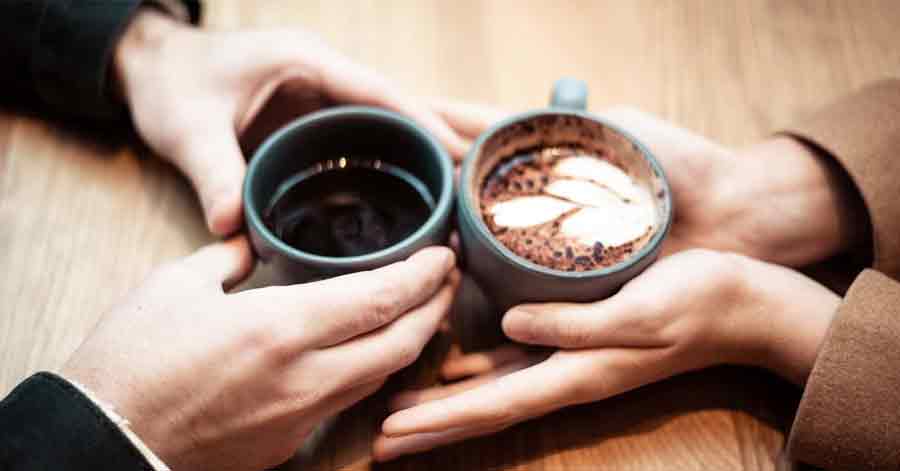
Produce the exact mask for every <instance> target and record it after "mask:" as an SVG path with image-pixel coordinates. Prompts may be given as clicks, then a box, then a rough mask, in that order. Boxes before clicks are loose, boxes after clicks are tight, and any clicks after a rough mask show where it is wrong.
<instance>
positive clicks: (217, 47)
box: [114, 8, 464, 235]
mask: <svg viewBox="0 0 900 471" xmlns="http://www.w3.org/2000/svg"><path fill="white" fill-rule="evenodd" d="M114 76H115V78H116V79H117V80H116V86H117V88H118V91H119V93H120V94H121V96H122V98H123V100H124V101H125V102H126V103H127V105H128V107H129V109H130V111H131V114H132V117H133V119H134V123H135V127H136V128H137V131H138V133H139V134H140V135H141V137H142V138H143V139H144V140H145V141H146V143H147V144H148V145H149V146H150V148H152V149H153V150H154V151H155V152H157V153H158V154H159V155H160V156H162V157H163V158H165V159H167V160H169V161H170V162H172V163H173V164H174V165H175V166H176V167H178V168H179V169H180V170H181V171H182V172H183V173H184V174H185V176H187V178H188V179H189V180H190V181H191V183H192V184H193V186H194V189H195V190H196V192H197V194H198V196H199V197H200V202H201V203H202V206H203V211H204V214H205V216H206V222H207V224H208V226H209V228H210V230H211V231H212V232H214V233H216V234H219V235H225V234H229V233H232V232H234V231H235V230H237V229H238V228H239V227H240V225H241V183H242V181H243V178H244V172H245V163H244V156H243V155H242V153H241V146H240V145H239V142H238V140H239V137H240V138H241V139H242V140H244V141H247V140H249V141H259V140H261V138H262V137H264V136H265V135H268V134H269V133H271V132H272V131H274V129H276V128H277V127H279V126H280V125H281V124H284V123H285V122H287V121H288V120H290V119H292V118H295V117H297V116H299V115H301V114H305V113H308V112H310V111H315V110H318V109H320V108H323V107H326V106H330V105H334V104H338V103H344V104H351V103H352V104H359V105H369V106H377V107H381V108H386V109H390V110H394V111H396V112H398V113H401V114H403V115H405V116H408V117H410V118H412V119H415V120H416V121H417V122H418V123H420V124H421V125H422V126H424V127H425V128H427V129H428V130H429V131H430V132H432V133H433V134H434V135H435V136H436V137H437V138H438V139H440V140H441V142H442V143H443V144H444V145H445V146H447V147H448V148H449V149H451V150H454V151H455V153H457V154H458V153H459V150H458V149H460V148H461V147H463V146H464V144H463V143H462V141H461V140H460V138H459V137H457V136H456V135H455V133H454V132H453V131H452V130H451V129H450V128H449V127H448V126H447V125H446V124H445V123H444V122H443V121H442V120H441V119H440V118H439V117H438V116H437V115H436V114H434V113H433V112H431V111H430V110H428V109H426V108H425V107H423V106H420V105H418V104H416V103H415V102H414V100H412V99H411V98H410V97H408V96H406V95H405V94H403V93H402V92H401V91H400V90H398V89H397V88H396V87H395V86H394V85H393V84H391V83H389V82H387V81H386V80H385V79H383V78H382V77H380V76H378V75H377V74H375V73H374V72H372V71H371V70H368V69H366V68H364V67H362V66H360V65H357V64H354V63H353V62H352V61H350V60H349V59H347V58H346V57H344V56H343V55H341V54H339V53H337V52H336V51H334V50H332V49H331V48H329V47H328V46H326V45H325V44H323V43H322V42H321V41H320V40H318V39H317V38H316V37H315V36H313V35H311V34H309V33H306V32H303V31H297V30H270V31H222V32H218V31H217V32H211V31H205V30H199V29H195V28H189V27H186V26H183V25H181V24H179V23H178V22H176V21H175V20H173V19H170V18H168V17H166V16H165V15H163V14H162V13H159V12H156V11H155V10H153V9H150V8H145V9H141V10H140V11H139V12H138V14H137V15H136V16H135V18H134V20H132V23H131V25H130V26H129V28H128V29H127V30H126V32H125V34H124V35H123V38H122V39H121V41H120V42H119V44H118V46H117V48H116V51H115V55H114ZM270 99H271V100H270ZM267 102H270V103H271V105H273V106H264V105H266V103H267ZM248 133H249V134H251V135H247V134H248Z"/></svg>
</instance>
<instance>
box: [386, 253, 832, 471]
mask: <svg viewBox="0 0 900 471" xmlns="http://www.w3.org/2000/svg"><path fill="white" fill-rule="evenodd" d="M686 280H687V281H688V282H686ZM839 302H840V298H839V297H838V296H837V295H835V294H834V293H832V292H831V291H829V290H828V289H826V288H824V287H823V286H821V285H819V284H817V283H815V282H814V281H812V280H810V279H808V278H806V277H805V276H803V275H801V274H799V273H797V272H795V271H792V270H790V269H787V268H783V267H780V266H777V265H772V264H768V263H765V262H760V261H757V260H754V259H750V258H747V257H744V256H740V255H734V254H727V253H719V252H713V251H709V250H703V249H693V250H688V251H683V252H680V253H678V254H675V255H672V256H670V257H666V258H663V259H662V260H660V261H658V262H657V263H656V264H654V265H652V266H651V267H650V268H648V269H647V270H646V271H645V272H644V273H642V274H641V275H639V276H638V277H637V278H635V279H633V280H631V281H630V282H628V283H627V284H626V285H625V286H624V287H623V288H622V289H621V291H619V292H618V293H617V294H615V295H613V296H612V297H610V298H608V299H606V300H602V301H597V302H594V303H587V304H572V303H549V304H526V305H521V306H516V307H514V308H512V309H510V310H509V311H508V312H507V313H506V314H505V316H504V318H503V330H504V332H505V333H506V335H507V336H508V337H509V338H511V339H512V340H514V341H516V342H519V343H521V344H526V345H535V346H541V347H550V348H551V349H553V350H552V353H550V354H549V356H547V354H546V353H544V354H541V353H528V352H527V351H526V350H517V349H515V348H511V347H502V348H500V349H498V350H496V351H494V352H489V353H479V354H473V355H469V356H463V357H459V358H456V359H453V360H451V361H450V362H449V363H448V364H447V365H445V367H444V373H445V376H448V377H450V379H454V378H459V377H463V376H468V375H474V376H473V377H472V378H469V379H466V380H463V381H462V382H460V383H456V384H451V385H448V386H437V387H434V388H430V389H426V390H419V391H410V392H406V393H403V394H401V395H400V396H398V397H396V398H395V400H394V403H393V409H394V410H395V413H394V414H393V415H391V416H390V417H388V418H387V420H385V421H384V423H383V426H382V435H381V436H380V437H379V438H378V439H377V440H376V442H375V445H374V453H375V456H376V458H377V459H380V460H387V459H392V458H394V457H396V456H398V455H402V454H407V453H413V452H417V451H422V450H427V449H431V448H434V447H437V446H440V445H444V444H447V443H451V442H455V441H459V440H463V439H466V438H469V437H474V436H479V435H484V434H489V433H493V432H496V431H499V430H502V429H504V428H506V427H509V426H511V425H513V424H516V423H519V422H522V421H525V420H528V419H531V418H534V417H537V416H540V415H544V414H547V413H549V412H552V411H554V410H557V409H559V408H562V407H566V406H570V405H574V404H582V403H587V402H593V401H599V400H603V399H605V398H608V397H611V396H614V395H617V394H621V393H623V392H625V391H628V390H631V389H634V388H637V387H640V386H643V385H645V384H649V383H652V382H656V381H659V380H662V379H664V378H667V377H670V376H673V375H677V374H680V373H684V372H687V371H691V370H697V369H702V368H706V367H709V366H713V365H719V364H741V365H752V366H759V367H763V368H767V369H770V370H773V371H775V372H777V373H778V374H780V375H782V376H784V377H785V378H787V379H789V380H791V381H794V382H796V383H802V382H803V381H805V378H806V377H807V376H808V374H809V371H810V369H811V368H812V365H813V363H814V360H815V356H816V352H817V349H818V346H819V344H820V343H821V341H822V339H824V336H825V333H826V330H827V328H828V325H829V324H830V322H831V317H832V315H833V314H834V312H835V310H836V308H837V306H838V303H839Z"/></svg>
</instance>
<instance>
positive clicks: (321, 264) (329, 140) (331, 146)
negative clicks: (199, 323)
mask: <svg viewBox="0 0 900 471" xmlns="http://www.w3.org/2000/svg"><path fill="white" fill-rule="evenodd" d="M344 156H350V157H348V158H353V156H377V158H378V159H379V160H378V161H379V162H381V163H383V164H389V165H391V166H393V168H399V169H402V170H403V171H404V172H408V173H409V174H411V175H412V176H413V177H415V179H416V180H418V181H419V182H421V183H422V186H424V191H427V193H428V194H429V196H430V199H431V200H432V201H433V203H434V204H433V206H432V208H431V212H430V215H429V216H428V217H427V219H426V220H425V222H424V223H423V224H422V225H421V227H419V228H418V229H417V230H415V231H414V232H412V234H411V235H409V236H408V237H406V238H404V239H403V240H400V241H399V242H397V243H395V244H393V245H390V246H388V247H385V248H382V249H380V250H377V251H374V252H371V253H365V254H362V255H355V256H336V257H333V256H323V255H319V254H315V253H310V252H308V251H303V250H299V249H297V248H296V247H294V246H292V245H290V244H288V243H286V242H285V241H283V240H281V239H280V238H279V237H278V236H277V235H276V234H275V233H274V231H273V230H272V229H271V228H270V227H269V226H267V224H266V222H265V215H266V212H267V210H268V209H269V208H270V205H271V204H272V202H273V200H274V198H275V197H276V196H277V195H278V194H279V193H280V192H283V191H284V190H285V186H286V185H288V184H289V183H290V182H291V179H292V178H293V177H294V176H295V175H297V174H298V173H299V172H304V171H305V170H306V169H309V168H311V167H313V166H316V165H317V164H319V163H321V162H323V161H325V160H328V159H331V160H334V159H338V158H339V157H344ZM350 164H352V162H351V163H350ZM303 184H304V182H303V181H302V180H301V181H300V182H299V183H297V185H303ZM243 198H244V218H245V220H246V225H247V228H248V232H249V235H250V240H251V242H252V244H253V248H254V250H255V251H256V253H257V255H258V256H259V259H260V261H261V262H262V263H264V264H267V265H269V266H270V267H271V268H272V270H271V271H272V272H273V273H274V278H275V279H274V280H273V281H275V282H276V283H298V282H304V281H311V280H315V279H320V278H326V277H331V276H336V275H341V274H345V273H350V272H355V271H361V270H371V269H374V268H378V267H381V266H384V265H388V264H390V263H394V262H397V261H400V260H405V259H406V258H408V257H409V256H410V255H412V254H413V253H415V252H416V251H418V250H419V249H422V248H425V247H428V246H431V245H444V244H445V243H446V241H447V237H448V233H449V231H450V214H451V210H452V207H453V163H452V161H451V159H450V157H449V156H448V154H447V152H446V151H445V150H444V148H443V147H442V146H441V145H440V144H439V143H438V142H437V140H436V139H435V138H434V137H433V136H431V135H430V134H429V133H428V132H427V131H426V130H425V129H424V128H422V127H421V126H419V125H418V124H416V123H415V122H413V121H412V120H410V119H407V118H405V117H403V116H400V115H398V114H396V113H393V112H390V111H387V110H383V109H378V108H370V107H359V106H344V107H337V108H331V109H327V110H324V111H320V112H316V113H312V114H310V115H307V116H304V117H301V118H299V119H297V120H295V121H293V122H291V123H289V124H287V125H286V126H284V127H282V128H281V129H280V130H278V131H276V132H275V133H274V134H272V135H271V136H269V137H268V138H267V139H266V140H265V141H264V142H263V143H262V145H260V147H259V148H258V149H257V150H256V152H255V153H254V155H253V157H252V158H251V160H250V163H249V165H248V168H247V175H246V177H245V179H244V188H243ZM301 229H303V228H301Z"/></svg>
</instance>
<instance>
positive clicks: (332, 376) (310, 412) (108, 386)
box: [61, 238, 459, 471]
mask: <svg viewBox="0 0 900 471" xmlns="http://www.w3.org/2000/svg"><path fill="white" fill-rule="evenodd" d="M251 265H252V259H251V252H250V248H249V246H248V243H247V241H246V239H244V238H235V239H232V240H230V241H227V242H224V243H219V244H215V245H211V246H208V247H206V248H203V249H200V250H199V251H197V252H195V253H194V254H193V255H190V256H188V257H187V258H184V259H182V260H180V261H177V262H172V263H169V264H166V265H164V266H163V267H160V268H159V269H158V270H156V271H155V272H154V273H153V274H152V275H151V276H150V277H149V278H148V279H147V280H146V281H145V282H144V284H143V285H142V286H141V287H140V288H138V289H137V290H136V291H135V292H134V293H133V294H132V295H131V296H130V298H129V299H128V300H126V301H125V302H124V303H122V304H120V305H119V306H118V307H116V308H115V309H113V310H112V311H111V312H110V313H108V314H107V315H105V316H104V317H103V318H102V319H101V321H100V322H99V323H98V325H97V326H96V327H95V328H94V330H93V332H92V333H91V334H90V335H89V336H88V338H87V339H86V340H85V342H84V343H83V344H82V345H81V347H79V348H78V350H77V351H76V352H75V353H74V354H73V355H72V357H71V358H70V359H69V361H68V362H67V363H66V365H65V366H64V367H63V369H62V371H61V374H62V375H63V376H64V377H66V378H69V379H71V380H73V381H76V382H78V383H80V384H83V385H84V386H86V387H87V388H88V389H89V390H91V391H92V392H93V393H95V394H96V395H97V396H98V397H99V398H100V399H101V400H103V401H104V402H107V403H109V404H111V405H113V406H114V407H115V408H116V410H117V412H118V413H120V414H121V415H122V416H123V417H125V418H126V419H128V420H129V421H130V422H131V427H132V429H133V430H134V431H135V432H136V434H137V435H138V436H139V437H140V438H141V439H142V440H143V441H144V442H145V443H146V444H147V445H148V447H149V448H150V449H151V450H153V451H154V453H156V454H157V455H158V456H159V457H160V458H161V459H162V460H163V462H165V463H166V464H167V465H169V466H170V467H171V468H172V469H173V470H175V471H178V470H192V471H194V470H207V469H208V470H217V471H224V470H258V469H268V467H270V466H274V465H277V464H279V463H281V462H283V461H285V460H286V459H287V458H289V457H290V456H291V454H292V453H293V452H294V451H295V450H296V449H297V448H298V447H299V445H300V444H302V442H303V441H304V439H305V438H306V437H307V435H308V434H309V433H310V432H311V430H313V428H314V427H315V426H316V425H317V424H318V423H319V422H321V421H322V420H323V419H325V418H327V417H329V416H331V415H334V414H336V413H338V412H340V411H341V410H343V409H345V408H347V407H349V406H350V405H351V404H353V403H355V402H357V401H358V400H360V399H362V398H363V397H365V396H367V395H369V394H371V393H372V392H374V391H375V390H376V389H378V387H379V386H380V385H381V384H382V383H383V382H384V381H385V378H386V377H387V376H388V375H390V374H391V373H393V372H395V371H397V370H399V369H401V368H403V367H405V366H407V365H409V364H410V363H412V362H413V360H415V358H416V357H417V356H418V354H419V352H420V351H421V349H422V348H423V347H424V345H425V344H426V343H427V342H428V340H429V339H430V338H431V337H432V335H433V334H434V333H435V331H436V330H437V329H438V326H439V324H440V323H441V320H442V318H443V317H444V315H445V313H446V312H447V310H448V309H449V306H450V303H451V301H452V299H453V294H454V290H455V289H456V286H457V284H458V282H459V274H458V272H456V271H455V269H454V257H453V253H452V252H451V251H450V250H448V249H446V248H437V247H435V248H427V249H424V250H422V251H420V252H418V253H416V254H415V255H413V256H412V257H410V258H409V259H408V260H406V261H403V262H399V263H395V264H393V265H389V266H387V267H384V268H381V269H378V270H373V271H369V272H359V273H355V274H351V275H346V276H341V277H337V278H332V279H329V280H325V281H319V282H315V283H308V284H301V285H294V286H279V287H269V288H261V289H254V290H248V291H243V292H240V293H236V294H226V293H225V292H224V291H223V284H224V285H226V286H227V285H231V284H233V283H234V282H236V281H237V280H239V279H241V278H243V277H244V276H245V275H247V273H248V272H249V270H250V267H251Z"/></svg>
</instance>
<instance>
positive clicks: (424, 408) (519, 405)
mask: <svg viewBox="0 0 900 471" xmlns="http://www.w3.org/2000/svg"><path fill="white" fill-rule="evenodd" d="M691 368H692V366H691V365H690V364H684V363H683V362H681V361H679V360H678V359H677V358H676V357H675V356H673V355H671V352H670V351H668V350H667V349H660V348H651V349H633V348H632V349H624V348H614V349H601V350H583V351H569V352H567V351H562V352H558V353H556V354H554V355H553V356H552V357H550V358H549V359H547V360H546V361H544V362H542V363H539V364H537V365H534V366H532V367H530V368H526V369H524V370H521V371H517V372H514V373H510V374H508V375H506V376H503V377H501V378H499V379H496V380H495V381H492V382H488V383H485V384H482V385H480V386H477V387H475V388H474V389H469V390H467V391H465V392H462V393H460V394H457V395H455V396H450V397H446V398H443V399H438V400H434V401H431V402H425V403H422V404H420V405H417V406H414V407H412V408H410V409H406V410H402V411H400V412H396V413H394V414H393V415H391V416H390V417H388V418H387V419H386V420H385V421H384V423H383V424H382V436H380V437H379V438H378V439H377V440H376V444H375V450H374V452H375V455H376V459H379V460H382V461H383V460H387V459H391V458H394V457H396V456H398V455H400V454H405V453H412V452H416V451H422V450H427V449H431V448H434V447H437V446H441V445H445V444H448V443H451V442H455V441H459V440H462V439H465V438H469V437H473V436H478V435H484V434H487V433H492V432H494V431H498V430H502V429H504V428H506V427H509V426H511V425H513V424H515V423H518V422H522V421H525V420H528V419H531V418H533V417H537V416H540V415H543V414H546V413H548V412H551V411H554V410H556V409H559V408H562V407H565V406H569V405H573V404H581V403H586V402H592V401H599V400H603V399H606V398H608V397H611V396H614V395H617V394H621V393H623V392H625V391H629V390H631V389H635V388H638V387H641V386H644V385H646V384H649V383H652V382H655V381H659V380H661V379H664V378H666V377H668V376H672V375H675V374H679V373H682V372H684V371H687V370H689V369H691Z"/></svg>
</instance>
